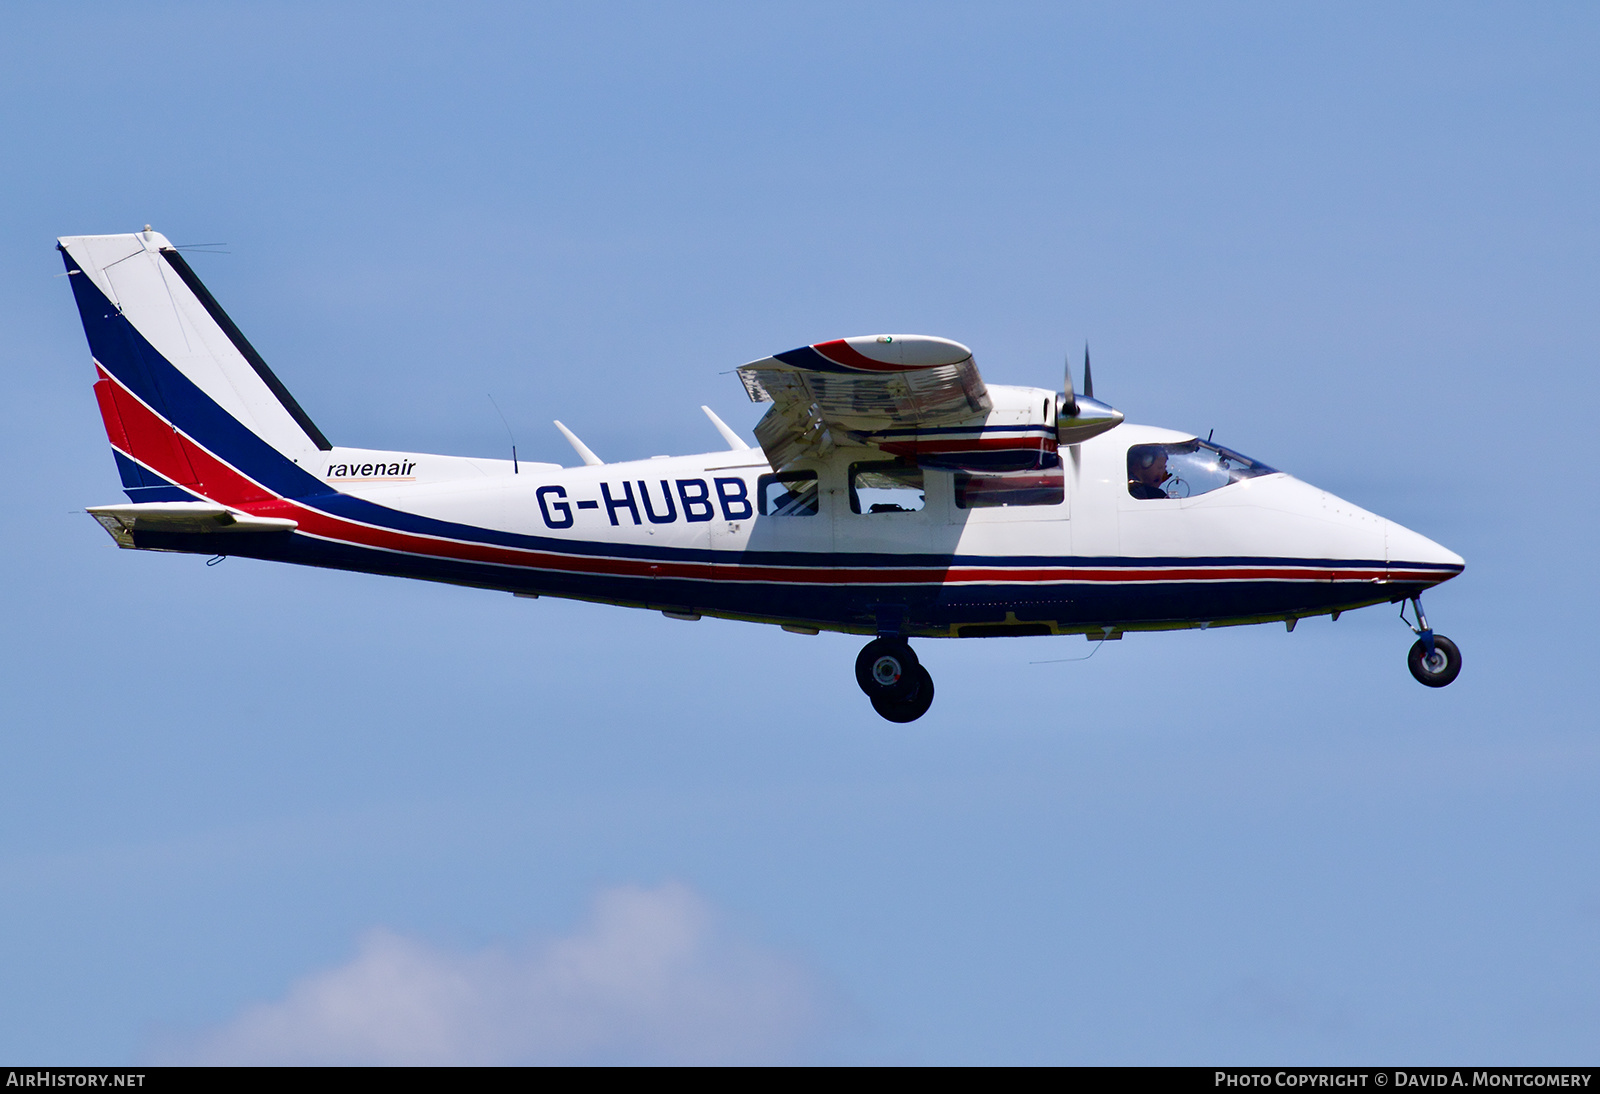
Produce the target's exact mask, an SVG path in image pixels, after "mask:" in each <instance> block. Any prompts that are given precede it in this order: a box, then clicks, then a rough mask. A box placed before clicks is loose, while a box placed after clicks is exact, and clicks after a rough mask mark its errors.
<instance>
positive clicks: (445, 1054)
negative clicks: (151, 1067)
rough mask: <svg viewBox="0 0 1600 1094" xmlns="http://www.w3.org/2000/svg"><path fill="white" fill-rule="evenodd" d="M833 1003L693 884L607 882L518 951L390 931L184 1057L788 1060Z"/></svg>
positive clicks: (250, 1060)
mask: <svg viewBox="0 0 1600 1094" xmlns="http://www.w3.org/2000/svg"><path fill="white" fill-rule="evenodd" d="M818 1004H819V995H818V992H817V989H816V986H815V982H814V980H813V979H812V977H810V976H809V975H808V974H807V973H806V972H805V970H804V969H802V968H801V967H800V966H799V965H798V964H797V963H796V962H794V961H792V960H790V959H788V958H785V957H783V956H781V955H778V954H775V953H773V952H771V951H768V950H764V949H761V948H759V947H756V946H753V945H750V944H748V943H745V942H741V941H740V940H739V939H737V938H734V937H732V936H731V935H730V934H729V933H728V932H727V931H726V930H724V929H722V928H721V927H720V925H719V924H718V922H717V920H716V917H715V916H714V915H713V913H712V909H711V908H710V907H709V905H707V903H706V902H705V900H703V899H702V898H701V897H700V896H698V895H697V894H696V893H695V892H694V891H693V890H691V889H690V888H689V887H688V886H685V885H682V884H677V883H668V884H665V885H662V886H660V887H658V888H654V889H646V888H640V887H637V886H621V887H618V888H613V889H607V890H605V891H603V892H601V893H600V894H599V895H598V896H597V897H596V899H595V902H594V907H593V910H592V912H591V914H590V917H589V919H588V920H587V921H586V922H585V923H584V924H583V925H582V926H581V927H580V928H579V929H578V930H577V931H576V932H575V933H573V934H572V935H569V936H566V937H563V938H557V939H554V940H548V941H545V942H543V943H538V944H533V945H529V946H524V947H520V948H516V949H500V948H492V949H487V950H482V951H478V952H476V953H453V952H449V951H446V950H442V949H439V948H437V947H434V946H430V945H429V944H427V943H426V942H422V941H419V940H417V939H414V938H408V937H406V936H404V935H401V934H397V933H395V932H393V931H389V930H383V929H379V930H374V931H372V932H370V933H368V934H367V935H366V936H365V937H364V938H363V939H362V940H361V943H360V947H359V952H358V953H357V954H356V957H355V959H354V960H352V961H350V962H349V963H348V964H345V965H341V966H339V967H337V968H333V969H329V970H327V971H325V972H319V973H315V974H313V975H311V976H309V977H307V978H305V979H304V980H302V981H300V982H299V983H298V984H296V985H295V986H294V987H293V988H291V989H290V991H289V993H288V995H287V996H286V997H285V998H284V999H283V1000H281V1001H280V1002H275V1003H266V1004H262V1005H258V1006H254V1007H251V1008H249V1009H247V1010H246V1011H244V1013H242V1014H240V1015H239V1017H238V1018H237V1019H235V1020H234V1021H232V1022H231V1023H229V1024H228V1025H226V1026H224V1027H223V1028H221V1029H219V1030H216V1031H214V1032H212V1033H210V1034H208V1035H205V1036H203V1037H201V1038H197V1039H195V1040H194V1041H192V1042H190V1043H189V1044H188V1045H187V1047H186V1048H185V1049H184V1050H182V1051H180V1052H178V1053H176V1054H174V1055H176V1056H178V1057H180V1058H181V1060H182V1062H189V1063H238V1064H513V1063H581V1062H617V1063H744V1062H774V1061H780V1060H784V1059H789V1058H792V1056H793V1054H794V1053H795V1052H796V1050H797V1049H798V1048H799V1047H800V1046H801V1044H802V1042H803V1041H804V1040H805V1039H806V1038H807V1036H808V1035H809V1034H810V1033H811V1032H812V1030H813V1029H814V1028H815V1024H816V1019H817V1018H818V1016H819V1010H820V1008H819V1005H818ZM171 1062H179V1061H178V1060H173V1061H171Z"/></svg>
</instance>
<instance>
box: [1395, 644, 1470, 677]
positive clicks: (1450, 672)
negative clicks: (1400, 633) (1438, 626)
mask: <svg viewBox="0 0 1600 1094" xmlns="http://www.w3.org/2000/svg"><path fill="white" fill-rule="evenodd" d="M1406 664H1407V666H1408V667H1409V668H1410V669H1411V675H1412V676H1415V677H1416V678H1417V683H1419V684H1426V685H1427V686H1428V687H1430V688H1442V687H1444V686H1445V685H1446V684H1448V683H1450V682H1451V681H1452V680H1454V679H1455V678H1456V677H1457V676H1460V675H1461V651H1460V650H1458V649H1456V644H1455V643H1454V642H1452V641H1450V639H1448V638H1446V637H1445V636H1444V635H1442V634H1436V635H1434V636H1433V656H1432V657H1431V658H1430V657H1429V656H1428V648H1427V644H1426V643H1424V642H1423V641H1422V639H1420V638H1419V639H1417V641H1416V643H1415V644H1414V645H1412V647H1411V653H1410V654H1409V655H1407V657H1406Z"/></svg>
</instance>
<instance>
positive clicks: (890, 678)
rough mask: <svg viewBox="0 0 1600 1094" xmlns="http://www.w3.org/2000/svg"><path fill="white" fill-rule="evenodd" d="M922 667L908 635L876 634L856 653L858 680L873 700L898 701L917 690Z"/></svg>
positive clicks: (862, 688) (868, 696)
mask: <svg viewBox="0 0 1600 1094" xmlns="http://www.w3.org/2000/svg"><path fill="white" fill-rule="evenodd" d="M919 668H921V665H920V664H919V663H918V661H917V655H916V654H914V653H912V652H911V646H910V644H909V643H907V642H906V641H905V639H903V638H874V639H873V640H872V641H871V642H868V643H867V644H866V645H865V646H864V647H862V650H861V652H860V653H859V654H857V655H856V683H857V684H859V685H860V686H861V690H862V691H863V692H865V693H866V696H867V698H868V699H871V700H872V701H873V702H877V701H878V700H879V699H884V700H887V701H898V700H901V699H905V698H907V697H909V696H910V695H911V693H912V692H913V691H915V690H916V687H917V683H918V677H917V669H919ZM924 675H926V674H925V673H924ZM885 717H887V715H886V716H885Z"/></svg>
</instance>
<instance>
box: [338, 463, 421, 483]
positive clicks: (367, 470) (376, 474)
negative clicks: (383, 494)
mask: <svg viewBox="0 0 1600 1094" xmlns="http://www.w3.org/2000/svg"><path fill="white" fill-rule="evenodd" d="M416 466H417V465H416V463H415V462H405V463H331V464H329V465H328V473H327V475H325V476H324V477H325V478H329V479H377V478H385V479H396V478H401V477H403V476H406V475H409V474H411V472H412V471H413V470H414V469H415V468H416Z"/></svg>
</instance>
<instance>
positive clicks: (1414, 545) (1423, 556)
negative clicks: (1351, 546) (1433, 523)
mask: <svg viewBox="0 0 1600 1094" xmlns="http://www.w3.org/2000/svg"><path fill="white" fill-rule="evenodd" d="M1385 524H1386V527H1385V528H1384V530H1383V531H1384V536H1383V539H1384V546H1385V550H1386V553H1387V555H1388V559H1387V561H1389V562H1391V563H1415V564H1418V565H1421V566H1425V567H1427V568H1429V569H1441V570H1446V571H1447V575H1446V576H1447V577H1454V576H1455V575H1456V574H1459V573H1460V572H1461V571H1462V570H1464V569H1466V565H1467V563H1466V560H1465V559H1463V558H1462V557H1461V556H1460V555H1458V554H1456V553H1455V552H1454V551H1452V550H1450V549H1449V548H1448V547H1443V546H1440V545H1439V544H1437V543H1435V542H1433V540H1431V539H1429V538H1428V537H1427V536H1424V535H1422V534H1420V533H1418V532H1413V531H1412V530H1411V529H1409V528H1407V527H1405V526H1404V525H1401V524H1396V523H1394V522H1393V521H1386V522H1385ZM1441 580H1443V579H1441Z"/></svg>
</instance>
